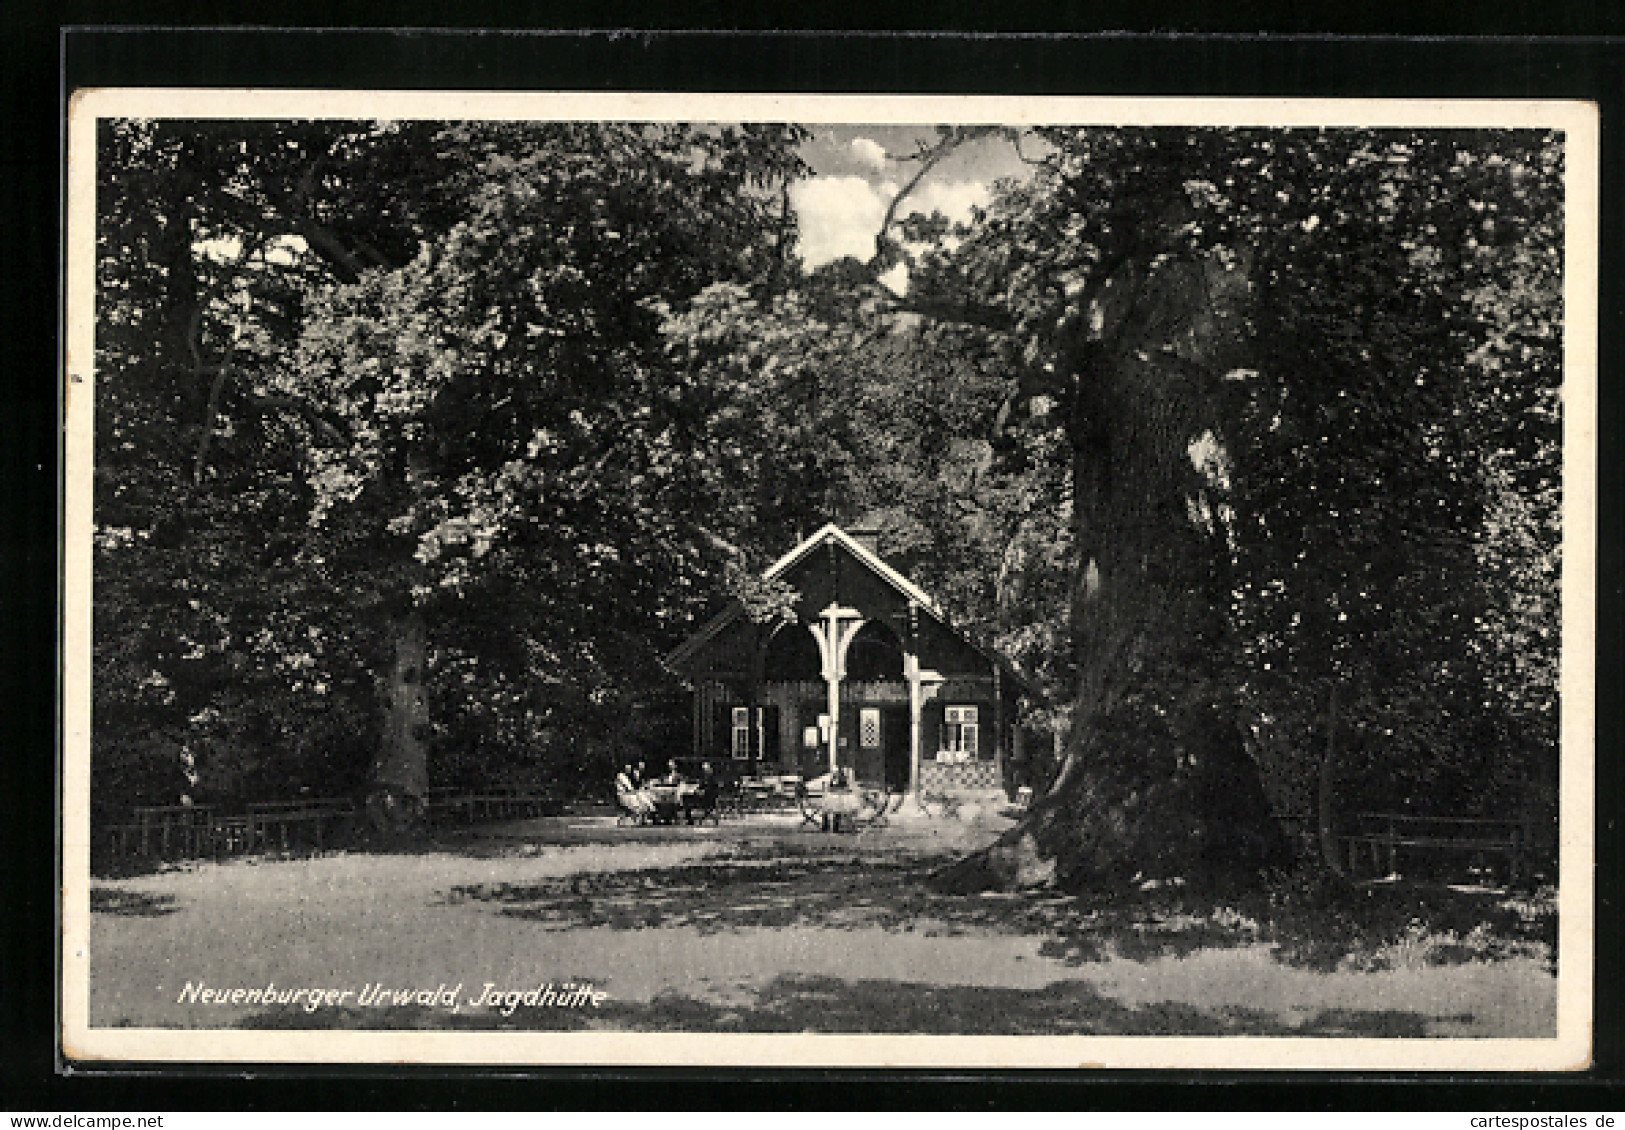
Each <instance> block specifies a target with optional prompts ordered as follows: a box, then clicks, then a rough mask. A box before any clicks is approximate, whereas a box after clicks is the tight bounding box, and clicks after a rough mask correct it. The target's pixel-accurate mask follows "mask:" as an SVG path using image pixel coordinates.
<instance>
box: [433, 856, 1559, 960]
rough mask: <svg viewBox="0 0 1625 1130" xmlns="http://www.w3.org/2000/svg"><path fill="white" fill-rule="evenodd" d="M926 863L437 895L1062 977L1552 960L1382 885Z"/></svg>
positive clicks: (543, 918) (641, 875)
mask: <svg viewBox="0 0 1625 1130" xmlns="http://www.w3.org/2000/svg"><path fill="white" fill-rule="evenodd" d="M942 859H943V857H942V856H941V854H940V853H938V854H932V853H921V852H915V853H910V852H908V851H907V850H903V849H900V847H899V845H890V846H888V847H887V848H886V849H885V850H873V849H869V848H865V847H852V846H844V845H834V846H828V847H826V846H823V841H814V842H811V843H808V844H794V843H777V844H774V845H772V850H771V851H770V852H764V851H762V850H761V845H756V846H755V847H754V848H753V847H752V845H741V846H740V847H738V848H737V849H736V850H734V851H733V852H731V853H729V854H728V855H725V856H719V857H718V858H716V859H715V860H708V861H706V862H702V863H687V864H683V865H679V866H672V867H664V868H645V869H634V870H626V871H618V872H613V873H581V874H576V875H572V876H568V877H560V878H557V879H548V880H544V881H542V882H538V883H526V884H513V883H486V884H477V885H467V886H458V887H454V888H452V889H450V890H449V891H447V892H446V894H445V896H444V899H445V901H446V902H448V903H459V902H477V903H486V904H490V905H492V906H494V907H497V908H499V909H500V912H501V913H503V914H506V915H511V916H513V917H517V918H524V919H528V920H531V921H534V922H537V923H540V924H543V925H545V926H547V927H549V928H553V929H591V928H608V929H617V930H644V929H662V928H686V929H692V930H695V931H698V932H699V933H702V934H715V933H722V932H727V931H737V930H750V929H792V928H816V929H823V930H832V929H833V930H843V929H844V930H853V929H863V928H879V929H883V930H890V931H896V932H912V933H921V934H926V935H931V936H954V935H963V934H971V933H978V934H988V933H994V934H1005V935H1025V936H1036V937H1041V938H1043V942H1042V945H1041V949H1040V952H1041V953H1042V954H1043V955H1044V956H1046V957H1050V958H1053V959H1056V960H1059V961H1063V962H1066V963H1068V964H1072V965H1081V964H1084V963H1088V962H1096V961H1105V960H1109V959H1112V958H1127V959H1130V960H1135V961H1151V960H1154V959H1157V958H1162V957H1186V956H1188V955H1190V954H1192V953H1194V952H1196V951H1198V950H1204V949H1224V948H1233V947H1238V946H1251V945H1255V944H1258V943H1260V942H1262V943H1269V944H1272V945H1273V947H1274V948H1273V954H1274V956H1275V958H1276V960H1278V961H1281V962H1283V963H1285V964H1288V965H1293V966H1299V967H1304V968H1311V969H1317V970H1322V971H1329V970H1332V969H1336V968H1339V967H1352V968H1357V969H1363V970H1380V969H1386V968H1394V967H1402V966H1403V967H1413V966H1425V965H1449V964H1458V963H1463V962H1468V961H1492V960H1501V959H1505V958H1509V957H1515V956H1530V955H1535V956H1544V957H1546V958H1547V959H1548V960H1549V959H1550V955H1551V954H1552V953H1553V952H1554V951H1555V943H1556V915H1555V912H1554V910H1553V907H1552V900H1550V899H1520V898H1515V897H1509V896H1508V895H1506V894H1505V893H1503V892H1497V891H1491V890H1455V889H1451V888H1446V887H1436V886H1430V887H1420V886H1416V885H1406V884H1394V885H1375V886H1366V887H1355V888H1348V889H1346V890H1343V891H1341V892H1340V893H1338V894H1337V895H1336V896H1335V897H1326V896H1324V895H1323V894H1321V893H1317V894H1315V895H1314V896H1313V897H1309V898H1306V897H1303V896H1302V895H1301V893H1300V892H1298V891H1295V890H1293V889H1291V888H1290V887H1289V888H1287V889H1285V890H1283V889H1281V888H1280V887H1271V888H1267V889H1263V890H1258V891H1251V892H1243V893H1239V894H1235V895H1233V896H1231V897H1228V898H1216V897H1215V896H1213V895H1211V894H1206V895H1204V894H1201V893H1197V892H1193V891H1188V890H1185V889H1182V888H1162V889H1157V890H1149V891H1139V892H1133V893H1128V894H1124V893H1121V892H1119V893H1113V894H1110V895H1080V896H1061V895H1057V896H1043V895H1036V894H1022V895H980V896H963V895H940V894H936V893H934V892H933V891H931V890H929V889H928V887H927V886H926V884H925V882H924V879H925V877H926V875H927V874H928V873H929V871H930V870H931V869H932V868H933V867H935V866H938V865H939V864H940V863H941V862H942Z"/></svg>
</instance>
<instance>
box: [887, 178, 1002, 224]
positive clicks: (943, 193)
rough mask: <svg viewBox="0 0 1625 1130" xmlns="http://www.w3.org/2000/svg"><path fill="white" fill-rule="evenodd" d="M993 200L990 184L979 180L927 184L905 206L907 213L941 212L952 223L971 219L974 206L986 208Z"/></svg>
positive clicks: (927, 213)
mask: <svg viewBox="0 0 1625 1130" xmlns="http://www.w3.org/2000/svg"><path fill="white" fill-rule="evenodd" d="M992 199H993V193H992V191H991V190H990V189H989V188H988V186H987V184H986V183H985V182H983V181H979V180H955V181H927V182H926V183H925V184H922V185H920V186H919V187H918V188H916V189H915V190H914V193H913V195H912V196H910V197H909V199H908V201H907V202H906V203H905V204H904V205H903V210H904V211H905V212H923V213H924V214H925V215H927V216H929V215H930V214H931V213H932V212H941V213H942V214H943V215H944V216H947V217H948V218H949V219H950V220H960V221H963V220H968V219H970V213H971V209H972V208H973V207H978V208H986V207H987V205H988V202H989V201H991V200H992Z"/></svg>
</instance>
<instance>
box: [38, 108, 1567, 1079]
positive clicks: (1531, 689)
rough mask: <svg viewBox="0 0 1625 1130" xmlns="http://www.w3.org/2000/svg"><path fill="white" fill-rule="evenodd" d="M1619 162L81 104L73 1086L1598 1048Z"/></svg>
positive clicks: (512, 116) (1493, 1059)
mask: <svg viewBox="0 0 1625 1130" xmlns="http://www.w3.org/2000/svg"><path fill="white" fill-rule="evenodd" d="M1597 128H1598V125H1597V114H1596V109H1595V107H1592V106H1587V105H1584V104H1580V103H1575V102H1560V101H1514V100H1504V101H1495V102H1488V101H1486V102H1471V101H1457V102H1444V101H1441V102H1420V101H1399V100H1394V101H1371V100H1365V101H1353V100H1349V101H1340V100H1315V99H1299V100H1294V99H1274V100H1263V99H1259V100H1249V99H1213V100H1200V99H1163V100H1157V99H1140V100H1130V99H1112V98H1092V99H1077V98H1023V99H1013V98H997V97H964V98H955V97H941V96H933V97H902V96H884V97H859V96H813V95H797V96H783V95H778V96H765V95H764V96H756V95H727V94H708V95H697V94H681V95H678V94H673V95H669V96H668V95H656V94H647V93H645V94H633V93H626V94H614V93H597V94H497V93H490V94H471V93H456V92H445V93H412V94H405V93H400V92H370V93H369V92H358V91H280V92H269V91H258V92H248V91H227V90H187V91H166V90H161V89H122V90H121V89H103V90H96V91H90V92H86V93H81V94H80V95H78V96H77V97H76V98H75V100H74V103H73V105H72V107H71V108H70V113H69V125H68V129H69V133H68V168H69V178H70V183H69V197H68V206H69V212H68V226H67V233H68V249H67V261H68V339H67V340H68V359H67V363H66V385H65V388H66V392H65V396H66V401H65V409H64V410H65V415H66V423H67V447H66V460H67V463H66V468H67V469H66V474H67V488H66V489H67V525H66V528H65V531H66V532H65V549H64V553H65V577H66V585H67V593H68V597H67V599H68V605H67V610H66V620H65V635H64V643H63V648H64V650H63V663H64V670H65V674H66V679H67V681H66V691H65V699H64V708H63V709H64V713H63V732H64V774H65V782H64V809H63V827H62V866H63V898H64V911H63V933H62V984H61V1000H62V1014H61V1015H62V1026H63V1028H62V1030H63V1041H64V1050H65V1054H66V1055H67V1056H68V1057H69V1058H70V1059H73V1058H87V1059H89V1058H98V1059H105V1058H114V1059H124V1060H132V1061H149V1060H150V1061H198V1060H207V1061H216V1062H232V1061H236V1062H244V1061H254V1062H278V1061H288V1062H305V1063H309V1062H324V1061H325V1062H363V1063H365V1062H386V1061H387V1062H392V1063H402V1062H406V1063H412V1062H422V1063H512V1064H529V1065H544V1066H545V1065H571V1064H577V1065H579V1064H627V1065H651V1064H658V1065H666V1066H687V1067H704V1066H727V1065H757V1066H767V1067H802V1066H846V1067H879V1066H902V1067H964V1068H1008V1067H1076V1066H1078V1065H1080V1064H1097V1065H1101V1066H1105V1067H1112V1068H1140V1067H1163V1068H1167V1067H1174V1068H1204V1067H1240V1068H1256V1067H1295V1068H1310V1069H1316V1068H1341V1069H1373V1068H1403V1069H1407V1070H1413V1069H1418V1070H1441V1071H1442V1070H1450V1069H1467V1068H1470V1069H1473V1070H1488V1071H1520V1072H1524V1071H1561V1070H1575V1069H1580V1068H1584V1067H1585V1066H1586V1065H1587V1063H1588V1062H1589V1057H1590V1054H1591V1045H1590V1039H1591V1021H1592V995H1591V994H1592V945H1593V942H1592V923H1593V906H1592V889H1591V882H1592V879H1591V873H1592V867H1593V862H1594V859H1593V812H1592V785H1591V778H1592V773H1593V764H1594V760H1593V748H1592V743H1593V735H1592V709H1593V674H1592V662H1593V661H1592V652H1593V639H1594V625H1593V602H1594V599H1595V583H1594V575H1593V569H1594V564H1593V559H1594V553H1595V517H1594V509H1595V502H1594V494H1595V486H1594V483H1595V474H1596V455H1595V443H1596V421H1595V415H1596V407H1595V401H1596V343H1595V333H1596V319H1597V314H1596V286H1597V283H1596V271H1597V264H1596V254H1595V248H1596V241H1597V238H1598V235H1597V208H1598V190H1597V161H1598V154H1597V144H1598V143H1597Z"/></svg>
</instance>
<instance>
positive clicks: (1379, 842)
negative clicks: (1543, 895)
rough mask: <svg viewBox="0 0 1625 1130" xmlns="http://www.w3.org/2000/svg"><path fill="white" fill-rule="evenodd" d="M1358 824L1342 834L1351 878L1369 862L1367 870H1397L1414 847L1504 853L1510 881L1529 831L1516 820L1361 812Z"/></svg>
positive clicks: (1520, 865)
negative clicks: (1349, 831) (1350, 830)
mask: <svg viewBox="0 0 1625 1130" xmlns="http://www.w3.org/2000/svg"><path fill="white" fill-rule="evenodd" d="M1356 827H1357V829H1358V830H1357V831H1356V832H1354V833H1353V834H1351V835H1346V836H1344V837H1343V840H1344V842H1345V843H1346V844H1347V850H1348V866H1349V875H1350V876H1351V877H1354V878H1358V877H1359V876H1360V875H1361V873H1362V872H1363V871H1365V870H1367V865H1368V864H1369V870H1370V871H1371V872H1376V873H1383V874H1388V875H1398V874H1400V863H1401V861H1402V859H1403V858H1404V854H1409V853H1411V852H1415V851H1430V852H1457V853H1471V854H1473V855H1475V856H1503V857H1505V858H1506V860H1507V871H1508V877H1509V879H1510V880H1511V881H1512V882H1513V883H1517V882H1518V881H1519V879H1520V878H1521V877H1522V874H1523V870H1524V853H1525V849H1526V847H1527V836H1526V835H1525V832H1524V828H1523V824H1522V822H1521V821H1519V820H1501V819H1493V818H1482V817H1465V816H1412V815H1409V814H1406V813H1397V812H1362V813H1360V814H1359V816H1358V817H1356ZM1402 853H1403V854H1402ZM1385 865H1386V870H1384V868H1385Z"/></svg>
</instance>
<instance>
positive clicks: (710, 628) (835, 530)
mask: <svg viewBox="0 0 1625 1130" xmlns="http://www.w3.org/2000/svg"><path fill="white" fill-rule="evenodd" d="M831 542H833V543H834V544H836V545H839V546H841V547H842V548H844V549H845V550H847V552H849V553H851V554H852V556H853V557H855V558H857V559H858V560H859V561H860V562H862V563H863V564H864V565H866V566H867V567H868V568H869V569H870V571H872V572H873V573H874V574H875V575H876V576H877V577H879V578H881V579H882V580H883V581H885V582H886V583H887V584H888V585H890V586H892V588H894V589H896V590H897V591H898V592H899V593H901V594H902V595H903V596H904V597H906V598H908V599H909V600H911V601H913V602H914V603H916V604H918V605H919V606H920V607H921V608H923V609H924V610H925V611H926V612H928V613H930V614H931V615H932V616H933V617H934V618H935V619H936V620H937V621H938V622H939V623H941V624H942V625H943V626H944V627H946V628H948V629H950V630H951V631H953V632H954V633H955V634H956V635H958V636H959V637H960V638H961V639H963V640H964V641H965V642H966V643H968V644H969V645H970V646H971V647H973V648H975V649H976V650H977V651H979V652H981V653H982V655H983V656H985V657H986V658H987V659H988V660H989V661H991V662H994V663H997V664H998V665H999V666H1000V667H1002V668H1003V669H1004V670H1005V671H1006V672H1007V673H1008V674H1009V675H1010V676H1011V677H1012V678H1014V679H1015V680H1016V682H1017V683H1019V684H1020V685H1021V686H1022V687H1025V688H1028V689H1029V690H1030V689H1031V687H1032V684H1031V683H1030V682H1029V681H1028V680H1027V677H1026V676H1025V675H1023V674H1022V673H1021V672H1020V671H1019V670H1017V669H1016V667H1015V665H1014V664H1013V663H1011V662H1010V661H1009V660H1008V659H1006V658H1005V657H1004V656H1002V655H1000V654H998V653H997V652H996V651H993V650H992V649H990V648H987V647H984V646H983V645H982V644H981V643H979V642H978V641H976V640H974V639H972V638H970V637H969V636H968V635H966V634H965V633H964V632H962V631H959V630H958V629H956V628H954V627H953V625H952V624H951V623H949V621H948V617H947V615H946V614H945V613H944V612H943V611H942V606H941V605H939V604H938V603H937V602H936V601H935V600H934V599H933V598H932V597H931V595H930V594H929V593H927V592H926V591H925V590H924V589H922V588H920V587H919V586H918V585H916V584H915V583H914V582H913V581H911V580H909V579H908V578H907V577H905V576H903V574H901V573H899V572H898V571H897V570H896V569H894V568H892V567H891V566H890V565H888V564H886V562H885V561H884V560H883V559H882V558H881V557H880V555H879V554H877V553H875V552H874V551H873V550H871V549H870V548H869V547H868V546H866V545H864V544H863V543H862V542H860V541H858V540H857V539H856V538H854V537H853V536H852V535H851V534H849V533H847V532H846V531H845V530H843V529H841V527H839V526H837V525H836V524H835V523H833V522H831V523H829V524H828V525H826V526H824V527H823V528H822V529H820V530H819V531H818V532H817V533H815V534H813V535H812V536H811V537H809V538H807V539H805V540H804V541H802V542H801V544H800V545H798V546H796V547H795V548H794V549H792V550H791V551H790V552H789V553H786V554H785V555H784V556H783V557H781V558H779V559H778V560H777V561H775V562H773V564H771V565H769V566H768V567H767V569H766V570H765V571H764V572H763V574H762V576H763V577H764V578H766V579H767V580H776V579H777V578H779V577H780V576H782V575H783V574H785V573H787V572H789V571H790V570H791V569H793V568H794V567H795V566H796V565H797V564H798V563H799V562H801V561H802V560H804V559H805V558H806V557H808V556H809V555H810V554H812V553H813V552H815V551H816V550H817V549H818V548H819V547H820V546H823V545H825V544H828V543H831ZM744 614H745V608H744V606H743V605H742V604H740V603H739V602H738V601H733V602H732V603H730V604H729V606H728V607H727V608H725V609H723V610H722V611H721V612H719V613H718V614H717V615H715V616H713V617H712V618H711V619H710V620H708V621H706V623H705V624H704V625H703V626H701V628H700V629H699V631H697V632H695V633H694V635H692V636H690V637H689V638H688V639H687V640H685V641H684V642H683V643H682V645H681V646H679V647H677V648H676V649H675V650H673V651H672V652H671V654H669V655H668V656H666V658H665V659H664V660H663V662H664V664H665V666H666V668H667V669H668V670H671V671H673V672H677V673H679V674H681V672H682V668H683V666H684V665H686V663H687V662H688V660H689V659H691V658H692V657H693V656H694V655H695V653H696V652H698V651H699V650H700V649H701V648H702V647H704V646H705V645H706V644H707V643H709V642H710V641H711V640H712V639H714V638H715V637H716V635H717V634H718V633H719V632H721V631H722V630H723V629H724V628H726V627H727V626H728V625H729V624H732V623H733V622H734V621H735V620H737V619H739V617H741V616H743V615H744Z"/></svg>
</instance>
